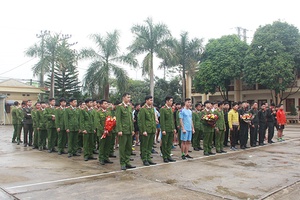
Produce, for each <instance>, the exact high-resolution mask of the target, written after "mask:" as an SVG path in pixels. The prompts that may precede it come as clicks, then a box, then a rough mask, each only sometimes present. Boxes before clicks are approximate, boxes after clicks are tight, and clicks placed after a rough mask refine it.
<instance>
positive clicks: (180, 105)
mask: <svg viewBox="0 0 300 200" xmlns="http://www.w3.org/2000/svg"><path fill="white" fill-rule="evenodd" d="M183 107H184V105H183V103H180V104H179V105H177V104H176V108H177V110H176V112H175V121H176V125H177V127H176V130H177V141H178V145H179V147H180V148H181V124H180V118H179V114H180V111H181V109H182V108H183Z"/></svg>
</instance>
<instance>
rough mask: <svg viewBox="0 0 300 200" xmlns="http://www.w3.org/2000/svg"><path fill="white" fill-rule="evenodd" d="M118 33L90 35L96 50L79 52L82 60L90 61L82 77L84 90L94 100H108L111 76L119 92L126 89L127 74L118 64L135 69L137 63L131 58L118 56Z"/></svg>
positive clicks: (85, 49)
mask: <svg viewBox="0 0 300 200" xmlns="http://www.w3.org/2000/svg"><path fill="white" fill-rule="evenodd" d="M119 37H120V35H119V32H118V31H116V30H115V31H113V32H112V33H107V34H106V37H102V36H101V35H100V34H92V35H91V36H90V38H91V39H92V40H93V41H94V42H95V44H96V45H97V47H98V49H97V50H94V49H92V48H84V49H82V50H81V51H80V57H81V58H82V59H91V60H92V61H91V63H90V65H89V68H88V70H87V72H86V74H85V76H84V83H83V86H84V89H85V90H86V91H87V92H88V93H89V94H90V95H91V96H93V97H94V98H100V97H103V98H104V99H108V98H109V87H110V83H109V81H110V79H111V78H112V77H111V74H113V75H114V77H115V78H116V80H117V82H116V84H117V87H118V89H119V91H120V92H124V91H125V90H126V89H127V82H128V76H127V72H126V71H125V70H124V69H123V68H122V67H121V66H119V65H118V64H120V63H125V64H128V65H131V66H134V67H136V66H137V65H138V64H137V61H136V59H135V58H134V57H133V56H132V54H128V55H120V52H119Z"/></svg>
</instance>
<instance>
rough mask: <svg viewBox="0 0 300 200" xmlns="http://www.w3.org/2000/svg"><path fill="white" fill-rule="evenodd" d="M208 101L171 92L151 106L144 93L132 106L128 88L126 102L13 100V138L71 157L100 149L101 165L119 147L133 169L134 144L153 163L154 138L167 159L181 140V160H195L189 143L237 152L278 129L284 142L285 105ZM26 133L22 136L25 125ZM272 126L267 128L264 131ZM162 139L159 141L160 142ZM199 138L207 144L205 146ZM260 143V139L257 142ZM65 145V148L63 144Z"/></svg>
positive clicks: (125, 163) (206, 151)
mask: <svg viewBox="0 0 300 200" xmlns="http://www.w3.org/2000/svg"><path fill="white" fill-rule="evenodd" d="M229 108H230V105H229V103H228V102H210V101H205V102H204V103H203V104H202V103H196V104H195V105H194V109H192V101H191V99H189V98H187V99H185V100H184V102H183V103H174V102H173V97H171V96H167V97H166V98H165V104H164V106H162V107H161V108H160V109H158V108H155V107H154V106H153V97H152V96H146V97H145V102H144V103H143V104H135V105H133V104H132V102H131V96H130V94H129V93H125V94H123V95H122V103H117V104H112V103H110V102H109V101H107V100H104V99H103V100H97V101H96V100H92V99H86V100H85V101H81V102H79V103H78V102H77V100H76V99H74V98H71V99H69V100H68V101H67V100H66V99H64V98H62V99H60V100H59V105H56V99H54V98H50V99H49V101H48V102H47V103H46V102H44V101H40V102H37V103H36V104H35V105H34V107H32V101H31V100H28V101H26V102H22V104H21V105H20V104H19V102H17V101H16V102H14V107H13V109H12V111H11V112H12V119H13V126H14V132H13V137H12V143H16V144H17V145H20V143H23V144H24V147H27V146H32V148H33V149H37V150H39V151H43V150H48V152H49V153H52V152H57V153H58V155H62V154H68V157H69V158H71V157H72V156H80V154H81V153H82V154H83V158H84V161H88V160H96V159H97V158H95V157H94V154H98V159H99V163H100V164H101V165H105V164H111V163H113V162H112V161H111V160H110V158H115V157H116V155H115V154H114V151H115V149H116V147H117V146H118V148H119V157H120V165H121V169H122V170H126V169H129V168H135V166H133V165H131V164H130V161H132V158H130V156H131V155H135V154H134V153H133V148H132V147H133V143H134V144H135V145H139V146H140V157H141V159H142V162H143V164H144V165H145V166H149V165H155V164H156V163H155V162H153V161H152V159H151V158H152V156H151V154H152V153H153V151H154V152H155V150H154V149H153V147H154V145H155V144H154V143H158V142H159V143H160V150H161V156H162V159H163V162H166V163H167V162H176V160H175V159H173V158H172V154H171V150H172V149H173V148H176V147H175V146H177V145H179V146H180V148H181V159H184V160H186V159H192V158H193V157H192V156H190V155H189V152H191V151H190V147H191V146H192V147H193V150H194V151H200V150H203V152H204V155H205V156H210V155H214V154H215V153H213V152H212V149H213V148H214V147H215V149H216V153H227V152H226V151H224V147H228V143H229V140H230V150H232V151H236V150H237V145H238V144H239V145H240V148H241V149H246V148H249V146H247V144H248V138H249V129H250V146H251V147H255V146H256V145H257V144H258V145H265V143H264V141H265V140H266V132H268V134H267V142H268V143H270V144H272V143H273V140H272V139H273V137H274V130H275V128H276V129H277V131H278V133H277V140H278V141H283V138H282V135H283V129H284V125H285V124H286V117H285V112H284V111H283V106H282V105H279V106H275V105H274V104H271V106H268V104H267V103H264V104H262V105H261V107H260V109H259V108H258V104H257V103H256V102H254V103H253V105H251V107H250V105H249V103H247V102H246V101H245V102H239V103H236V102H234V103H232V105H231V109H229ZM245 113H249V114H251V116H252V117H251V119H250V120H248V121H245V120H244V118H243V115H244V114H245ZM211 114H213V116H215V117H214V119H215V120H214V122H213V123H208V122H207V120H205V119H204V118H205V117H206V116H208V115H211ZM108 117H111V118H114V119H115V126H114V128H113V129H112V130H108V129H107V127H106V120H107V118H108ZM22 128H23V130H24V131H23V133H24V138H23V141H21V130H22ZM266 130H268V131H266ZM159 138H161V140H160V141H159ZM201 141H203V142H202V144H203V148H202V147H201ZM257 142H258V143H257ZM66 148H67V152H65V149H66Z"/></svg>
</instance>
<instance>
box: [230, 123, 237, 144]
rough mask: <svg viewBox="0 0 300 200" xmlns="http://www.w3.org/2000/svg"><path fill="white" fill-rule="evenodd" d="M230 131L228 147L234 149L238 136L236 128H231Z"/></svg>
mask: <svg viewBox="0 0 300 200" xmlns="http://www.w3.org/2000/svg"><path fill="white" fill-rule="evenodd" d="M232 129H233V130H232V131H231V130H230V146H231V147H235V145H236V138H237V136H238V126H232Z"/></svg>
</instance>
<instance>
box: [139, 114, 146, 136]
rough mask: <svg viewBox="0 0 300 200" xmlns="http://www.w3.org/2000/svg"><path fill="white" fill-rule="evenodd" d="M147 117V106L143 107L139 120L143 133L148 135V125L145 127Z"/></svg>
mask: <svg viewBox="0 0 300 200" xmlns="http://www.w3.org/2000/svg"><path fill="white" fill-rule="evenodd" d="M145 117H146V113H145V108H141V109H140V111H139V116H138V121H139V125H140V126H139V128H140V131H141V133H142V134H143V135H145V136H147V132H146V127H145V123H146V120H145Z"/></svg>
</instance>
